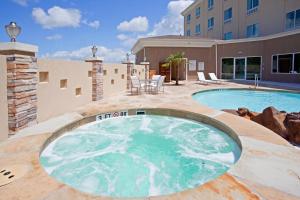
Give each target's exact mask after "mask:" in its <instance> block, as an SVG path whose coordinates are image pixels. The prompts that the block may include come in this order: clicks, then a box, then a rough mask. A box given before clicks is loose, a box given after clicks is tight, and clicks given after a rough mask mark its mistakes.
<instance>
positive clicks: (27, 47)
mask: <svg viewBox="0 0 300 200" xmlns="http://www.w3.org/2000/svg"><path fill="white" fill-rule="evenodd" d="M1 51H22V52H29V53H37V52H38V51H39V48H38V46H35V45H31V44H25V43H20V42H4V43H0V52H1Z"/></svg>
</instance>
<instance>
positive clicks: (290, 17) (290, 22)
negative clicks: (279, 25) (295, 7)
mask: <svg viewBox="0 0 300 200" xmlns="http://www.w3.org/2000/svg"><path fill="white" fill-rule="evenodd" d="M294 27H295V11H292V12H289V13H287V14H286V29H292V28H294Z"/></svg>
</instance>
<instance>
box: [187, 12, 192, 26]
mask: <svg viewBox="0 0 300 200" xmlns="http://www.w3.org/2000/svg"><path fill="white" fill-rule="evenodd" d="M191 18H192V17H191V14H189V15H188V16H187V17H186V22H187V23H188V24H189V23H191Z"/></svg>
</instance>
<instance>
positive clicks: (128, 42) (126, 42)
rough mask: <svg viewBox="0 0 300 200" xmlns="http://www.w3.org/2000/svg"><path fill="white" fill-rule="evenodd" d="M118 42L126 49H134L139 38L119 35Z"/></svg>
mask: <svg viewBox="0 0 300 200" xmlns="http://www.w3.org/2000/svg"><path fill="white" fill-rule="evenodd" d="M117 38H118V40H120V41H121V44H122V45H123V46H125V47H132V46H133V45H134V44H135V42H136V41H137V37H134V36H129V35H125V34H119V35H117Z"/></svg>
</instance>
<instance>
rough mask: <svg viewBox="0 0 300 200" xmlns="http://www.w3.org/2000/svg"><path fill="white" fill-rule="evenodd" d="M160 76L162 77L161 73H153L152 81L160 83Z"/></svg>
mask: <svg viewBox="0 0 300 200" xmlns="http://www.w3.org/2000/svg"><path fill="white" fill-rule="evenodd" d="M160 77H161V75H153V76H152V78H151V83H153V82H156V83H158V81H159V79H160Z"/></svg>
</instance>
